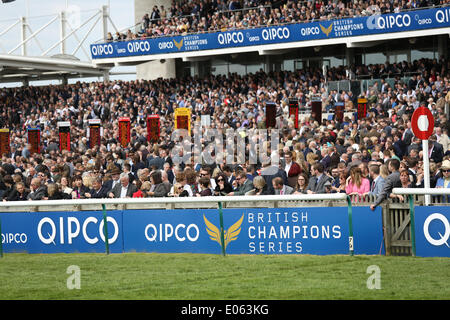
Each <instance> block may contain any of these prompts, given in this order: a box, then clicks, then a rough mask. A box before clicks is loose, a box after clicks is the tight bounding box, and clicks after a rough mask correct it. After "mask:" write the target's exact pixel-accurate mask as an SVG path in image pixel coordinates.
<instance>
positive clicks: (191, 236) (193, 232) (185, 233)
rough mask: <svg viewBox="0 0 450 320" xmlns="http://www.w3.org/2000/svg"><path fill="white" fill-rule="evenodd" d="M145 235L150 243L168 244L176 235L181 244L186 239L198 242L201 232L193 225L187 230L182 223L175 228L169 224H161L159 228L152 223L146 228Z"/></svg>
mask: <svg viewBox="0 0 450 320" xmlns="http://www.w3.org/2000/svg"><path fill="white" fill-rule="evenodd" d="M144 234H145V238H146V239H147V240H148V241H150V242H154V241H159V242H167V241H168V240H169V239H170V238H172V237H173V236H174V235H175V239H176V240H177V241H179V242H183V241H185V240H186V238H187V239H188V240H189V241H191V242H195V241H197V240H198V237H199V235H200V230H199V228H198V226H197V225H196V224H193V223H192V224H190V225H188V226H187V228H186V225H184V224H182V223H181V224H178V225H177V226H176V227H175V228H174V227H173V225H171V224H169V223H166V224H159V226H158V227H157V226H155V225H154V224H153V223H150V224H148V225H147V226H146V227H145V230H144Z"/></svg>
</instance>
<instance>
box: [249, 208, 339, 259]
mask: <svg viewBox="0 0 450 320" xmlns="http://www.w3.org/2000/svg"><path fill="white" fill-rule="evenodd" d="M247 222H248V223H249V224H250V226H249V227H248V229H247V230H248V231H247V232H248V237H249V239H250V242H249V244H248V248H249V251H250V252H251V253H293V252H296V253H300V252H302V250H303V245H302V242H301V241H300V240H301V239H340V238H341V237H342V232H341V226H340V225H306V224H307V223H308V212H303V211H302V212H296V211H293V212H249V213H248V214H247ZM272 223H279V224H281V223H284V224H285V225H270V224H272Z"/></svg>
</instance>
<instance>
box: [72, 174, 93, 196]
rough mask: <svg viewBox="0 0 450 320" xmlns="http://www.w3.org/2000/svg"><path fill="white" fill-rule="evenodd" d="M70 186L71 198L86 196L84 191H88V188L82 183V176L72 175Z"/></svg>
mask: <svg viewBox="0 0 450 320" xmlns="http://www.w3.org/2000/svg"><path fill="white" fill-rule="evenodd" d="M72 187H73V191H72V199H85V198H86V193H87V192H89V188H88V187H86V186H85V185H84V183H83V178H82V177H81V176H80V175H78V176H75V177H74V179H73V185H72Z"/></svg>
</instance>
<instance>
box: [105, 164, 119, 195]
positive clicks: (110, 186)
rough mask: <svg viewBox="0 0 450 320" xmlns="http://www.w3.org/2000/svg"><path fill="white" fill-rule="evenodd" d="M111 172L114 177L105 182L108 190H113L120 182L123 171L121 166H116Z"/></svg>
mask: <svg viewBox="0 0 450 320" xmlns="http://www.w3.org/2000/svg"><path fill="white" fill-rule="evenodd" d="M110 174H111V178H112V179H110V180H108V181H106V182H105V183H104V187H105V188H106V190H108V192H109V191H111V190H112V189H113V188H114V187H115V186H116V185H117V184H120V174H121V171H120V169H119V168H117V167H115V168H113V169H112V170H111V172H110Z"/></svg>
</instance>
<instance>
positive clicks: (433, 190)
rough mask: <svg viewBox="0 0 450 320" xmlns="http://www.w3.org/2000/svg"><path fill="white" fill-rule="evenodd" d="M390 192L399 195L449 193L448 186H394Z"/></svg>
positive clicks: (437, 194)
mask: <svg viewBox="0 0 450 320" xmlns="http://www.w3.org/2000/svg"><path fill="white" fill-rule="evenodd" d="M392 193H394V194H400V195H415V194H418V195H436V196H439V195H441V196H442V195H450V188H394V189H392Z"/></svg>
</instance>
